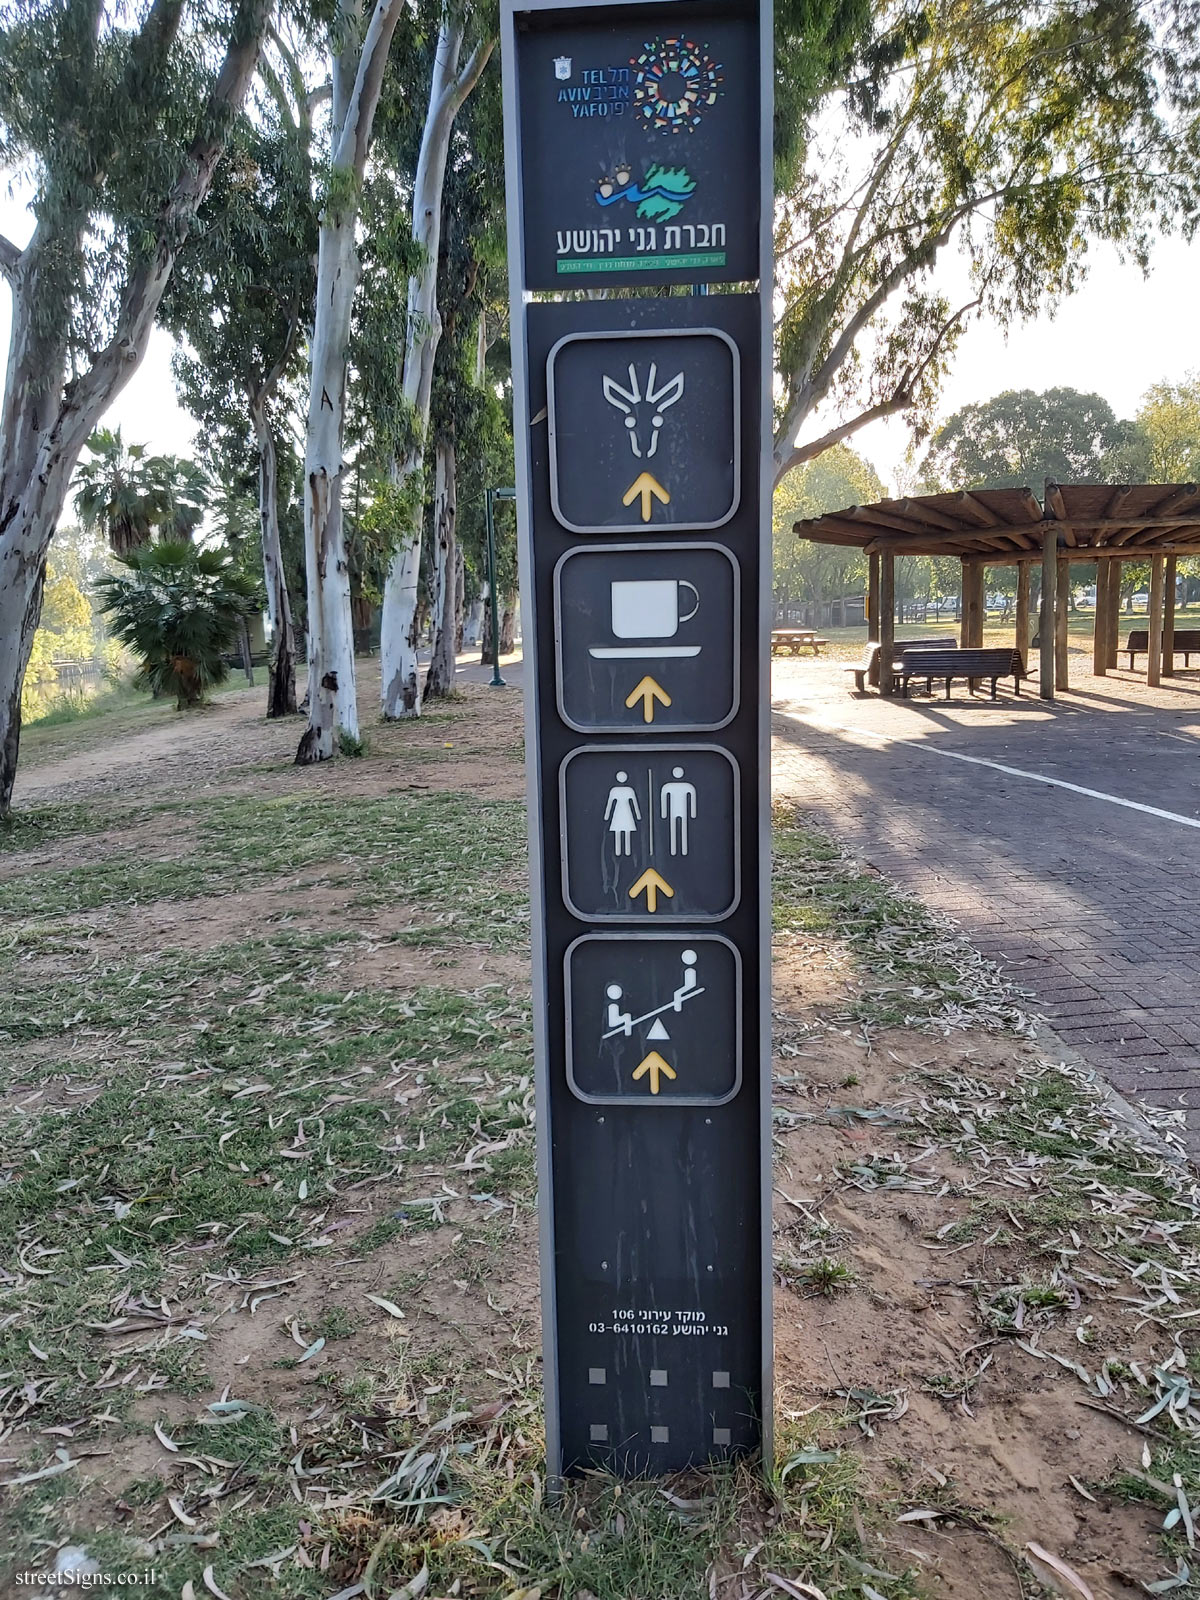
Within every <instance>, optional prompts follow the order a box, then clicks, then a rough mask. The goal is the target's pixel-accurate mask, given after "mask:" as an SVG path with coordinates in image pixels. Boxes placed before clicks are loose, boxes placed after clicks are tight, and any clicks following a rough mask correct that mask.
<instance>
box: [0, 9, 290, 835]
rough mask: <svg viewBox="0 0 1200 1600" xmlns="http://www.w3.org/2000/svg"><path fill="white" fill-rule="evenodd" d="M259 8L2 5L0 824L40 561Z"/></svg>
mask: <svg viewBox="0 0 1200 1600" xmlns="http://www.w3.org/2000/svg"><path fill="white" fill-rule="evenodd" d="M271 10H272V0H205V3H204V4H200V3H199V0H122V3H121V4H117V3H116V0H4V4H3V5H2V7H0V160H2V161H3V164H4V166H5V167H7V168H8V170H9V171H10V172H17V171H19V172H21V173H22V174H23V175H26V176H27V177H28V180H29V182H30V183H31V185H32V188H33V199H32V205H31V210H32V212H33V215H34V217H35V218H36V222H35V225H34V228H33V232H32V236H31V237H30V238H29V240H28V242H27V243H25V244H24V245H21V244H18V243H17V242H15V241H14V240H11V239H7V238H0V271H2V272H3V274H4V277H5V278H6V280H7V282H8V285H9V288H10V290H11V294H12V335H11V341H10V346H9V356H8V368H7V372H6V374H5V386H4V403H3V413H2V416H0V816H3V815H5V814H6V813H7V811H8V809H9V806H10V804H11V797H12V787H13V780H14V778H15V776H16V767H17V753H18V747H19V743H20V728H21V711H20V703H21V679H22V677H23V675H24V672H25V666H26V663H27V662H28V660H29V652H30V650H31V648H32V644H33V635H34V632H35V630H36V628H37V622H38V615H39V612H40V609H41V601H42V589H43V585H44V582H45V572H46V556H47V552H48V550H49V546H50V540H51V538H52V536H53V533H54V528H55V525H56V523H57V522H58V519H59V516H60V514H61V512H62V509H63V505H64V502H65V500H66V496H67V492H68V488H69V485H70V481H71V476H72V474H73V472H74V470H75V464H76V462H77V460H78V459H79V454H80V451H81V450H82V449H83V446H84V443H85V442H86V440H87V439H88V438H89V437H90V435H91V434H92V433H93V431H94V430H95V428H96V427H97V425H98V423H99V421H100V418H101V417H102V415H103V414H104V412H105V410H106V409H107V407H108V406H109V404H110V403H111V402H112V400H113V399H114V398H115V397H116V395H117V394H118V393H119V392H120V391H121V389H122V388H123V387H124V386H125V384H126V383H128V381H129V379H130V378H131V377H132V375H133V373H134V372H135V371H136V370H137V367H138V364H139V362H140V361H141V360H142V358H143V356H144V355H145V353H146V347H147V344H148V342H149V338H150V332H151V328H152V327H153V324H154V318H155V315H156V314H157V311H158V307H159V303H160V301H161V299H162V296H163V292H164V290H165V288H166V286H167V284H168V282H169V281H170V277H171V273H172V270H173V269H174V266H175V261H176V257H177V255H178V253H179V250H180V247H181V246H182V245H183V243H184V242H185V241H186V239H187V236H188V233H189V231H190V229H191V227H192V224H193V222H194V221H195V216H196V212H197V210H198V209H199V207H200V206H201V204H202V203H203V201H204V197H205V195H206V193H207V192H208V188H209V184H210V183H211V181H212V176H213V172H214V170H215V168H216V165H217V162H218V160H219V159H220V156H221V153H222V150H223V148H224V145H225V139H226V137H227V135H228V131H229V128H230V125H231V123H232V121H233V119H234V118H235V117H236V115H237V112H238V110H239V108H240V107H241V104H242V101H243V99H244V97H245V94H246V90H247V87H248V85H249V82H250V79H251V76H252V74H253V71H254V65H255V62H256V60H257V58H258V53H259V48H260V45H261V42H262V37H263V34H264V32H265V30H266V28H267V25H268V22H269V20H270V16H271Z"/></svg>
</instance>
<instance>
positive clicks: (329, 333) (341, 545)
mask: <svg viewBox="0 0 1200 1600" xmlns="http://www.w3.org/2000/svg"><path fill="white" fill-rule="evenodd" d="M356 216H357V212H356V210H354V209H349V208H348V209H347V211H345V212H341V213H339V214H338V215H336V216H331V215H329V214H328V213H327V214H326V215H325V217H324V218H323V219H322V221H321V233H320V243H319V246H318V254H317V310H316V319H315V324H314V327H313V340H312V350H311V356H310V378H309V384H310V387H309V397H308V431H307V436H306V439H305V449H304V558H305V572H306V574H307V579H308V643H309V648H308V660H309V681H308V727H307V728H306V729H305V732H304V736H303V738H302V739H301V740H300V748H299V749H298V750H297V752H296V760H297V761H298V762H300V763H301V764H302V765H303V764H307V763H309V762H313V761H328V760H329V759H330V758H331V757H332V756H334V755H335V754H336V753H337V735H338V733H339V732H344V733H346V734H348V735H349V736H350V737H351V738H353V739H357V738H358V700H357V696H356V694H355V684H354V629H353V625H352V621H351V616H350V566H349V563H348V561H347V559H346V533H345V526H344V524H343V521H342V482H343V478H344V475H345V462H344V461H343V459H342V442H343V435H344V430H345V418H346V376H347V374H346V367H347V363H346V350H347V347H348V345H349V343H350V314H351V311H352V309H353V306H354V290H355V288H356V286H357V283H358V255H357V252H356V251H355V248H354V225H355V220H356Z"/></svg>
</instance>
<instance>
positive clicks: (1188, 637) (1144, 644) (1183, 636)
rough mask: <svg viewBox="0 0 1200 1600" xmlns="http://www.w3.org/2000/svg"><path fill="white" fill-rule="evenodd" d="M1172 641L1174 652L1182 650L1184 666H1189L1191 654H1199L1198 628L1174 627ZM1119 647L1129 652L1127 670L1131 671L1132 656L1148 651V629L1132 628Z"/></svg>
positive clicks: (1199, 635) (1145, 653)
mask: <svg viewBox="0 0 1200 1600" xmlns="http://www.w3.org/2000/svg"><path fill="white" fill-rule="evenodd" d="M1174 643H1175V649H1174V654H1175V655H1179V654H1180V652H1182V654H1183V664H1184V666H1185V667H1187V666H1190V665H1191V658H1192V656H1193V654H1200V628H1176V629H1175V640H1174ZM1121 649H1122V650H1127V651H1128V652H1129V670H1130V672H1132V671H1133V658H1134V656H1135V655H1141V656H1144V655H1148V654H1149V653H1150V630H1149V629H1148V628H1134V630H1133V631H1132V632H1131V633H1130V635H1129V637H1128V638H1127V639H1126V641H1125V643H1124V644H1123V645H1122V646H1121Z"/></svg>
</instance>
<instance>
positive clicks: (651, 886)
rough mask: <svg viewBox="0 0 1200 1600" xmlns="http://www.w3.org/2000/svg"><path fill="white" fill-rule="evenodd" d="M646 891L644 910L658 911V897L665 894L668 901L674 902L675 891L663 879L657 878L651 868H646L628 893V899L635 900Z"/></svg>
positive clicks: (656, 874)
mask: <svg viewBox="0 0 1200 1600" xmlns="http://www.w3.org/2000/svg"><path fill="white" fill-rule="evenodd" d="M643 889H644V890H645V891H646V910H647V911H657V910H658V897H659V895H660V894H665V895H666V897H667V899H668V900H674V898H675V891H674V889H672V887H671V885H670V884H669V883H668V882H667V880H666V879H665V878H661V877H659V875H658V873H657V872H655V870H654V868H653V867H647V868H646V870H645V872H643V873H642V875H641V877H640V878H639V879H638V881H637V882H636V883H635V884H634V886H633V888H632V889H630V891H629V898H630V899H631V900H636V899H637V897H638V895H640V894H641V892H642V890H643Z"/></svg>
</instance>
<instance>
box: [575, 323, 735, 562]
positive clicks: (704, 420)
mask: <svg viewBox="0 0 1200 1600" xmlns="http://www.w3.org/2000/svg"><path fill="white" fill-rule="evenodd" d="M740 399H741V393H740V385H739V383H738V353H737V346H736V345H735V344H734V343H733V342H732V340H730V339H729V338H728V337H727V335H725V334H723V333H722V332H721V331H720V330H719V329H718V328H705V329H702V330H700V331H698V332H694V333H693V332H688V331H684V330H682V329H678V328H665V329H657V330H655V331H653V332H647V333H641V332H639V333H636V334H634V333H627V334H619V335H617V336H615V337H613V336H610V335H606V334H568V335H567V337H566V338H565V339H561V340H560V341H559V343H558V344H557V345H556V346H555V348H554V349H553V350H552V351H551V353H550V376H549V413H550V415H549V422H550V501H551V504H552V505H553V507H554V515H555V516H556V517H557V518H558V520H559V521H560V522H561V523H562V525H563V527H565V528H569V529H570V530H571V532H572V533H640V532H642V531H643V530H644V529H645V527H646V525H647V523H652V524H653V525H654V527H655V528H656V529H659V528H664V527H665V528H687V529H706V528H719V527H720V526H721V524H722V523H725V522H728V521H729V519H730V517H731V516H732V515H733V513H734V512H735V511H736V510H737V502H738V489H739V479H740V475H741V461H740V450H739V441H738V409H739V401H740Z"/></svg>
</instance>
